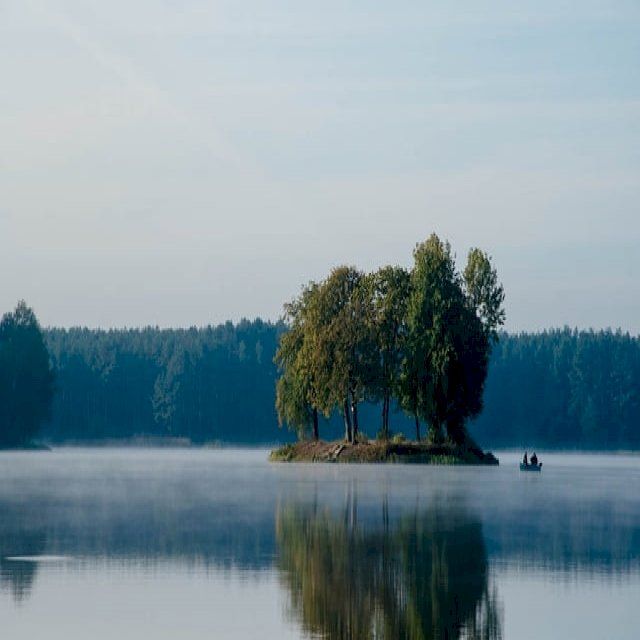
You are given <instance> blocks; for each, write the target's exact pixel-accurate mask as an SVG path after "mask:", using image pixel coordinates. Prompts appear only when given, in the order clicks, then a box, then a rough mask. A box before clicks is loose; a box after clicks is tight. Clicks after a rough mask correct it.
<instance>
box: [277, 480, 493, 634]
mask: <svg viewBox="0 0 640 640" xmlns="http://www.w3.org/2000/svg"><path fill="white" fill-rule="evenodd" d="M276 539H277V542H278V550H279V556H278V558H279V559H278V567H279V569H280V571H281V572H282V576H283V581H284V583H285V584H286V585H287V587H288V589H289V591H290V594H291V602H292V611H293V613H294V615H295V616H296V617H298V618H299V620H300V622H301V623H302V626H303V628H304V629H305V631H306V632H307V633H309V634H310V635H312V636H313V637H316V636H321V637H326V638H353V639H358V638H362V639H365V638H408V639H413V638H415V639H418V638H423V639H428V638H433V639H436V638H437V639H440V638H448V639H455V638H462V637H464V638H468V639H486V640H489V639H495V638H500V637H502V634H501V623H500V609H499V605H498V603H497V598H496V595H495V591H494V590H491V589H490V588H489V580H488V573H489V572H488V561H487V551H486V547H485V543H484V539H483V536H482V525H481V523H480V522H479V521H478V520H477V519H476V518H474V517H473V516H472V515H471V514H470V513H469V512H467V511H465V510H451V509H449V508H446V507H444V506H443V505H438V504H434V505H432V507H431V508H428V509H424V508H419V507H417V506H416V508H415V509H414V510H413V511H412V512H411V513H408V514H404V515H403V516H402V517H401V518H400V519H398V520H395V521H394V520H392V519H390V518H389V511H388V502H387V500H384V501H383V503H382V509H381V513H380V518H379V521H378V523H377V524H376V523H375V522H371V520H370V519H369V520H367V522H366V524H365V525H364V526H363V525H361V524H360V523H359V522H358V506H357V499H356V494H354V493H351V492H349V495H348V497H347V499H346V500H345V504H344V507H343V509H342V513H335V512H332V511H331V510H329V509H326V508H321V507H318V505H317V503H316V504H313V505H311V506H304V505H296V504H290V505H288V506H285V507H283V508H280V509H278V512H277V517H276Z"/></svg>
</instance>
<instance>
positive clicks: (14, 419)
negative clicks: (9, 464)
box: [0, 301, 54, 447]
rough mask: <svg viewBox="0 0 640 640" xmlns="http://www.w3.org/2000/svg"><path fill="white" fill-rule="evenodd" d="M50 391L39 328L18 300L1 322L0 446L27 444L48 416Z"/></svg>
mask: <svg viewBox="0 0 640 640" xmlns="http://www.w3.org/2000/svg"><path fill="white" fill-rule="evenodd" d="M53 392H54V385H53V372H52V370H51V366H50V364H49V353H48V351H47V348H46V345H45V341H44V337H43V334H42V331H41V330H40V325H39V324H38V321H37V319H36V316H35V314H34V313H33V310H32V309H30V308H29V307H28V306H27V305H26V303H25V302H24V301H21V302H19V303H18V306H17V307H16V308H15V311H13V312H9V313H6V314H5V315H4V316H3V317H2V320H0V446H3V447H15V446H20V445H24V444H28V443H29V442H30V440H31V439H32V438H33V437H34V436H35V435H36V433H37V432H38V430H39V428H40V426H41V425H42V423H43V422H44V421H45V420H46V419H47V418H48V417H49V415H50V409H51V401H52V399H53Z"/></svg>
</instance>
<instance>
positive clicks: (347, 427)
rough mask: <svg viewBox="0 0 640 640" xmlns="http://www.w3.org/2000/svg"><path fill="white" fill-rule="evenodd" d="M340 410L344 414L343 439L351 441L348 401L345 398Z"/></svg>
mask: <svg viewBox="0 0 640 640" xmlns="http://www.w3.org/2000/svg"><path fill="white" fill-rule="evenodd" d="M342 410H343V414H344V439H345V440H346V441H347V442H351V416H350V415H349V401H348V400H347V399H346V398H345V400H344V405H343V407H342Z"/></svg>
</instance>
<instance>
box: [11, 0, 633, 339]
mask: <svg viewBox="0 0 640 640" xmlns="http://www.w3.org/2000/svg"><path fill="white" fill-rule="evenodd" d="M0 45H1V49H0V51H1V53H2V55H0V78H1V79H2V82H0V272H1V273H2V277H0V310H2V311H4V310H7V309H9V308H11V307H12V306H13V305H14V304H15V301H16V300H17V299H18V298H26V299H27V301H28V302H29V303H30V304H31V305H33V306H34V307H35V309H36V312H37V313H38V315H39V317H40V319H41V321H42V322H43V323H44V324H55V325H72V324H86V325H90V326H98V325H102V326H121V325H129V326H135V325H144V324H159V325H161V326H167V325H191V324H205V323H208V322H218V321H223V320H226V319H227V318H231V319H238V318H240V317H242V316H249V317H253V316H256V315H261V316H263V317H267V318H274V319H275V318H276V317H277V316H278V315H279V313H280V310H281V305H282V302H283V301H284V300H286V299H288V298H290V297H291V296H292V295H294V294H295V293H296V291H297V290H298V287H299V285H300V284H301V283H303V282H306V281H307V280H309V279H312V278H320V277H322V276H323V275H324V274H325V273H326V272H327V271H328V269H329V268H330V267H331V266H333V265H335V264H338V263H350V264H356V265H358V266H360V267H362V268H364V269H371V268H374V267H376V266H378V265H381V264H385V263H400V264H407V265H408V264H409V263H410V260H411V250H412V247H413V245H414V244H415V242H416V241H418V240H421V239H424V238H425V237H427V236H428V235H429V234H430V233H431V232H432V231H436V232H437V233H439V234H440V235H441V236H443V237H445V238H448V239H449V240H450V241H451V243H452V245H453V246H454V248H455V249H456V251H457V253H458V255H459V256H461V257H462V256H464V254H465V253H466V251H467V249H468V248H469V247H470V246H471V245H479V246H481V247H483V248H485V249H487V250H488V251H489V252H490V253H491V254H492V255H493V256H494V259H495V263H496V265H497V267H498V269H499V272H500V274H501V277H502V279H503V281H504V284H505V287H506V290H507V312H508V324H507V326H508V328H509V329H510V330H527V329H539V328H543V327H549V326H558V325H564V324H569V325H571V326H580V327H586V326H594V327H606V326H614V327H618V326H619V327H622V328H623V329H627V330H630V331H632V332H634V333H638V332H640V277H639V275H640V4H638V2H637V1H635V2H623V1H621V2H595V1H590V0H583V1H581V2H577V1H576V2H561V1H558V0H555V1H547V0H538V1H536V2H533V1H530V2H520V3H514V2H507V1H500V2H492V3H479V2H477V1H476V2H471V1H469V2H465V1H459V2H456V3H450V2H440V3H434V2H426V1H421V2H401V1H400V2H393V3H390V2H385V3H382V2H375V1H372V0H369V1H364V0H363V1H360V0H358V1H353V2H345V1H342V2H336V1H333V0H328V1H325V2H322V3H306V2H303V1H301V0H297V1H293V0H291V1H288V2H278V1H275V0H272V1H270V2H260V1H258V0H247V1H245V2H237V1H234V2H231V1H228V2H216V1H209V2H204V1H200V0H171V1H169V0H166V1H158V0H154V1H152V0H134V1H133V2H132V1H131V0H129V1H128V2H123V1H121V0H110V1H109V2H98V1H90V0H77V1H63V0H2V1H1V2H0Z"/></svg>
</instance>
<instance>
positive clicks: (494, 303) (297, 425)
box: [270, 234, 505, 465]
mask: <svg viewBox="0 0 640 640" xmlns="http://www.w3.org/2000/svg"><path fill="white" fill-rule="evenodd" d="M413 258H414V264H413V267H412V269H411V270H407V269H404V268H403V267H399V266H386V267H383V268H381V269H379V270H377V271H376V272H373V273H362V272H361V271H359V270H358V269H356V268H355V267H350V266H340V267H336V268H335V269H333V270H332V271H331V272H330V273H329V275H328V276H327V278H326V279H325V280H323V281H322V282H319V283H316V282H311V283H309V284H308V285H307V286H306V287H303V289H302V291H301V293H300V295H299V296H297V297H296V298H295V299H294V300H292V301H291V302H290V303H288V304H287V305H285V320H286V321H287V324H288V330H287V331H285V332H284V333H283V334H282V335H281V337H280V343H279V347H278V350H277V352H276V356H275V362H276V364H277V365H278V368H279V372H280V377H279V379H278V381H277V384H276V410H277V412H278V419H279V423H280V426H283V425H286V426H287V427H288V428H290V429H291V430H293V431H295V432H296V433H297V434H298V439H299V441H298V442H297V443H295V444H287V445H284V446H283V447H281V448H279V449H276V450H275V451H273V452H272V453H271V456H270V460H272V461H274V462H280V461H283V462H284V461H288V462H419V463H424V464H490V465H495V464H498V460H497V459H496V458H495V457H494V456H493V455H492V454H490V453H485V452H483V451H482V449H481V448H480V447H479V446H478V445H477V444H476V443H475V442H474V441H473V439H472V438H471V437H470V435H469V433H468V431H467V428H466V424H467V422H468V421H469V420H470V419H472V418H474V417H476V416H477V415H478V414H479V413H480V412H481V410H482V397H483V392H484V384H485V380H486V377H487V372H488V365H489V356H490V354H491V349H492V347H493V345H494V344H495V342H496V341H497V340H498V330H499V328H500V327H501V326H502V325H503V324H504V318H505V313H504V308H503V302H504V290H503V287H502V285H501V284H500V283H499V282H498V276H497V273H496V270H495V269H494V267H493V266H492V264H491V259H490V257H489V256H488V255H487V254H486V253H485V252H483V251H481V250H480V249H477V248H474V249H471V250H470V251H469V254H468V257H467V263H466V266H465V268H464V271H462V272H459V271H458V269H457V267H456V262H455V255H454V254H453V252H452V250H451V246H450V245H449V243H448V242H443V241H441V240H440V238H438V236H436V235H435V234H432V235H431V236H430V237H429V238H428V239H427V240H426V241H425V242H423V243H420V244H418V245H416V248H415V250H414V252H413ZM362 402H368V403H372V404H375V405H378V406H379V407H380V408H381V415H380V423H379V424H380V427H379V429H378V428H376V430H377V435H376V437H375V439H370V438H367V436H366V435H365V434H364V433H363V431H362V429H361V428H360V423H359V416H358V406H359V404H360V403H362ZM398 411H404V413H406V414H407V415H409V416H412V418H413V420H414V423H415V440H413V441H409V440H407V439H406V436H405V435H404V434H402V433H396V434H395V435H394V434H393V433H392V429H391V417H392V416H393V415H394V414H395V412H398ZM336 413H338V414H341V415H342V418H343V420H344V434H345V435H344V441H339V442H326V441H323V440H321V439H320V434H319V415H324V416H325V418H329V417H330V416H332V415H335V414H336ZM422 425H425V426H426V438H425V439H424V440H423V438H422V433H421V430H422ZM365 426H366V427H367V428H369V429H370V427H371V426H373V425H365ZM369 433H371V431H369Z"/></svg>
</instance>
